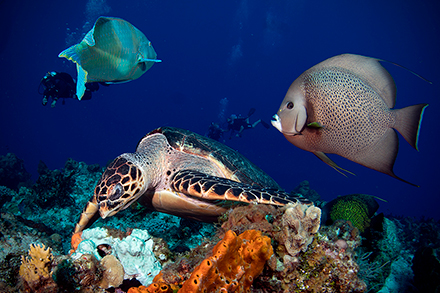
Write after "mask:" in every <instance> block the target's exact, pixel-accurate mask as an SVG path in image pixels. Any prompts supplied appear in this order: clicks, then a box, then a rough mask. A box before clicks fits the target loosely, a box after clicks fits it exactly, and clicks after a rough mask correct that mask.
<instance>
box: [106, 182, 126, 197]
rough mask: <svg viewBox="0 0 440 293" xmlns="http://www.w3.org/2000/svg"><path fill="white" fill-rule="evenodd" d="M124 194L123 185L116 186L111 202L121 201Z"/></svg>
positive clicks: (111, 195)
mask: <svg viewBox="0 0 440 293" xmlns="http://www.w3.org/2000/svg"><path fill="white" fill-rule="evenodd" d="M122 193H123V190H122V185H121V183H118V184H116V185H115V187H113V190H112V193H111V194H110V197H109V199H110V200H116V199H119V198H120V197H121V195H122Z"/></svg>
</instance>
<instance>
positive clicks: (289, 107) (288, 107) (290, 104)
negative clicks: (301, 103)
mask: <svg viewBox="0 0 440 293" xmlns="http://www.w3.org/2000/svg"><path fill="white" fill-rule="evenodd" d="M286 108H287V109H289V110H290V109H292V108H293V103H292V102H288V103H287V105H286Z"/></svg>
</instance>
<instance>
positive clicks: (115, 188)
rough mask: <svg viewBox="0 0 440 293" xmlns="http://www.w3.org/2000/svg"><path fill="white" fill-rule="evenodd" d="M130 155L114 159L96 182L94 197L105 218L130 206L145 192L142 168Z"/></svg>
mask: <svg viewBox="0 0 440 293" xmlns="http://www.w3.org/2000/svg"><path fill="white" fill-rule="evenodd" d="M128 157H129V154H123V155H121V156H119V157H117V158H116V159H114V160H113V162H111V163H110V165H109V166H108V167H107V169H106V170H105V172H104V173H103V174H102V176H101V179H100V180H99V182H98V184H96V187H95V194H94V199H95V201H96V203H97V204H98V207H99V214H100V215H101V217H102V218H103V219H104V218H106V217H111V216H113V215H114V214H116V213H117V212H119V211H121V210H123V209H126V208H128V207H129V206H130V205H131V204H132V203H133V202H135V201H136V200H137V199H138V198H139V197H140V196H141V195H142V194H143V193H144V192H145V188H146V186H145V180H144V177H143V175H142V170H141V169H140V168H139V167H138V166H136V164H135V163H133V162H132V161H131V160H130V159H128Z"/></svg>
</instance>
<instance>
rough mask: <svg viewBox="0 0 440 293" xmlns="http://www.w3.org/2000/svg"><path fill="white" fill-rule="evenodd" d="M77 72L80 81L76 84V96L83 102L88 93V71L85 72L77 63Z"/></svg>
mask: <svg viewBox="0 0 440 293" xmlns="http://www.w3.org/2000/svg"><path fill="white" fill-rule="evenodd" d="M76 70H77V71H78V81H77V82H76V96H77V97H78V100H80V101H81V99H82V97H83V96H84V92H85V91H86V82H87V71H85V70H84V69H83V68H82V67H81V65H79V64H78V63H76Z"/></svg>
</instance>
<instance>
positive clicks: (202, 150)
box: [136, 127, 281, 189]
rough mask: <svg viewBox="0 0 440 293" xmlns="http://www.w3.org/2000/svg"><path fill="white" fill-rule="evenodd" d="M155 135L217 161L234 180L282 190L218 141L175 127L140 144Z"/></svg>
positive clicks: (178, 146) (168, 128)
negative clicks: (161, 135)
mask: <svg viewBox="0 0 440 293" xmlns="http://www.w3.org/2000/svg"><path fill="white" fill-rule="evenodd" d="M155 133H161V134H163V135H164V136H165V137H166V138H167V140H168V143H169V144H170V145H171V146H172V147H173V148H174V149H176V150H179V151H183V152H186V153H189V154H192V155H196V156H201V157H204V158H207V159H209V160H215V161H217V162H218V163H221V164H223V166H224V167H225V168H226V169H227V170H229V171H230V172H231V174H234V176H233V177H235V178H231V179H232V180H236V181H239V182H242V183H246V184H249V185H257V186H260V187H262V188H274V189H281V187H280V186H279V185H278V183H276V182H275V180H273V179H272V178H271V177H270V176H269V175H267V174H266V173H265V172H264V171H263V170H261V169H260V168H259V167H258V166H256V165H255V164H253V163H252V162H251V161H249V160H248V159H247V158H245V157H244V156H243V155H241V154H240V153H239V152H237V151H235V150H233V149H231V148H230V147H228V146H226V145H224V144H222V143H220V142H218V141H216V140H213V139H210V138H208V137H204V136H202V135H199V134H197V133H194V132H191V131H189V130H185V129H181V128H175V127H159V128H157V129H155V130H153V131H151V132H149V133H148V134H147V135H145V136H144V137H143V138H142V139H141V140H140V141H139V143H140V142H141V141H142V140H143V139H144V138H145V137H147V136H149V135H152V134H155ZM139 143H138V146H139ZM136 149H137V147H136Z"/></svg>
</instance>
